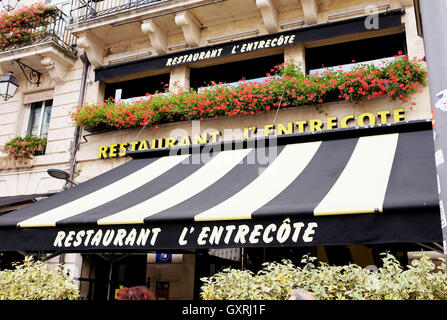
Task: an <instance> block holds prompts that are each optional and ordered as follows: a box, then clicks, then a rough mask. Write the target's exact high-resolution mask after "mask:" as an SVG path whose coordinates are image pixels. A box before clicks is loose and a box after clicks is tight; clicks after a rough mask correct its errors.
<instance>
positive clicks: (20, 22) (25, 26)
mask: <svg viewBox="0 0 447 320" xmlns="http://www.w3.org/2000/svg"><path fill="white" fill-rule="evenodd" d="M54 11H55V9H54V8H52V7H47V6H45V5H43V4H40V3H39V4H34V5H32V6H29V7H23V8H21V9H19V10H17V11H14V12H12V13H9V12H4V13H2V15H0V50H5V49H10V48H11V47H17V46H23V45H29V44H31V43H32V41H33V37H35V36H36V34H38V33H42V32H44V31H43V30H38V28H36V27H39V26H41V25H43V24H44V20H45V18H46V17H48V16H49V15H51V14H52V13H53V12H54Z"/></svg>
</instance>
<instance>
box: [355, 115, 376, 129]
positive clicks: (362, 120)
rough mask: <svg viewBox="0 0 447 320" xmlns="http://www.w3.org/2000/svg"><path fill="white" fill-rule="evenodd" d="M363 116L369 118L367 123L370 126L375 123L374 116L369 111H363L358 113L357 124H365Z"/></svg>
mask: <svg viewBox="0 0 447 320" xmlns="http://www.w3.org/2000/svg"><path fill="white" fill-rule="evenodd" d="M365 118H368V120H369V122H368V124H369V125H370V126H372V125H374V124H376V117H375V116H374V115H373V114H372V113H370V112H365V113H361V114H360V115H359V120H358V124H359V126H365V125H366V124H365Z"/></svg>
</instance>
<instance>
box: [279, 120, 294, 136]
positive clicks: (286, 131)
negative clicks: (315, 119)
mask: <svg viewBox="0 0 447 320" xmlns="http://www.w3.org/2000/svg"><path fill="white" fill-rule="evenodd" d="M292 133H293V122H288V123H287V128H286V127H285V126H284V124H282V123H279V124H278V135H282V134H292Z"/></svg>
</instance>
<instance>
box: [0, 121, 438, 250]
mask: <svg viewBox="0 0 447 320" xmlns="http://www.w3.org/2000/svg"><path fill="white" fill-rule="evenodd" d="M194 150H196V151H197V152H194ZM433 150H434V149H433V133H432V130H431V123H430V122H417V123H410V124H400V125H393V126H388V125H387V126H384V127H377V128H363V129H345V130H340V131H337V132H324V133H314V134H304V135H303V134H301V135H288V136H281V137H278V138H268V139H267V138H266V139H255V140H250V141H241V142H240V143H238V142H231V143H228V142H227V143H220V144H214V145H205V146H201V147H197V148H195V147H192V148H180V147H179V148H172V149H169V150H161V151H152V152H149V153H145V154H141V153H135V154H134V159H133V160H131V161H129V162H127V163H125V164H123V165H121V166H119V167H117V168H115V169H112V170H110V171H108V172H106V173H104V174H102V175H99V176H97V177H95V178H93V179H91V180H88V181H86V182H84V183H81V184H79V185H77V186H75V187H72V188H70V189H69V190H67V191H64V192H61V193H59V194H56V195H54V196H52V197H50V198H48V199H45V200H43V201H40V202H39V203H36V204H33V205H30V206H28V207H26V208H23V209H20V210H16V211H14V212H10V213H8V214H5V215H3V216H0V251H1V250H67V251H82V250H103V251H104V250H106V251H107V250H110V251H113V250H120V251H125V250H156V249H182V248H211V247H216V248H218V247H246V246H258V247H263V246H297V245H331V244H333V245H334V244H354V243H363V244H368V243H389V242H436V241H441V239H442V236H441V229H440V216H439V206H438V205H439V203H438V195H437V185H436V170H435V161H434V152H433ZM164 153H170V154H171V155H165V154H164Z"/></svg>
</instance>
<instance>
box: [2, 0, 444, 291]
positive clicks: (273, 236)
mask: <svg viewBox="0 0 447 320" xmlns="http://www.w3.org/2000/svg"><path fill="white" fill-rule="evenodd" d="M31 4H32V3H25V1H21V2H19V6H18V8H20V7H21V6H23V5H31ZM46 6H52V7H55V8H57V9H55V10H53V11H50V13H49V16H46V18H45V19H47V22H48V21H50V22H51V23H46V24H43V25H44V26H47V27H45V28H47V29H48V25H54V26H57V27H54V28H53V29H51V30H53V31H52V33H51V32H50V33H51V34H50V35H51V37H47V38H45V39H44V40H42V39H40V38H39V40H35V39H36V38H33V39H34V40H32V43H15V44H13V45H11V46H9V47H8V46H7V47H5V48H4V49H3V51H1V52H0V70H1V71H2V74H7V72H9V71H10V70H12V71H13V75H14V76H15V78H16V79H17V83H18V89H17V91H16V92H15V94H13V95H12V97H8V99H7V100H6V101H3V100H4V99H2V100H1V101H0V123H1V124H2V125H1V126H0V145H2V146H3V145H6V144H7V143H8V142H9V141H10V140H11V139H13V138H15V137H19V136H25V135H31V136H35V137H39V138H46V147H45V150H44V151H40V153H39V154H37V155H34V156H32V157H30V158H23V157H16V158H14V157H11V154H9V155H7V154H6V153H5V154H4V156H3V157H1V158H0V200H1V201H2V207H0V212H1V213H0V243H1V246H0V252H4V255H5V257H7V256H9V257H10V258H8V259H13V258H15V257H17V256H16V255H17V252H19V253H21V254H36V255H38V256H39V257H46V258H48V259H49V262H50V263H53V264H56V263H64V265H65V266H66V268H67V269H68V270H69V272H70V274H71V275H72V276H73V277H74V278H75V279H76V281H77V283H78V284H79V288H80V290H81V295H82V297H83V298H84V299H113V298H114V295H115V294H116V290H117V289H119V288H120V287H121V286H134V285H146V286H148V287H149V288H150V290H151V291H152V292H153V293H154V294H155V296H156V297H157V298H158V299H198V298H199V290H200V278H201V277H203V276H209V275H212V274H214V273H215V272H217V271H220V270H222V269H223V268H226V267H236V268H250V269H252V270H255V271H256V270H258V269H259V268H261V265H262V263H263V262H266V261H279V260H281V259H283V258H287V259H291V260H292V261H293V262H295V263H297V264H299V263H300V261H301V256H302V255H303V254H307V253H310V254H312V255H314V256H316V257H317V258H318V260H319V261H325V262H329V263H331V264H346V263H349V262H352V263H356V264H359V265H361V266H363V267H366V266H368V265H380V261H381V260H380V253H381V252H384V251H391V252H392V253H394V254H395V255H396V257H397V258H398V259H399V260H400V261H401V262H402V263H404V264H407V263H408V260H409V257H410V254H409V252H414V251H419V250H421V249H423V250H428V251H439V252H442V234H441V216H440V208H439V200H438V186H437V178H436V167H435V165H436V161H437V160H436V159H435V154H434V149H433V148H434V147H433V130H432V128H433V126H434V125H435V124H434V122H433V120H432V111H431V110H432V108H431V105H430V97H429V87H428V86H427V85H426V83H424V78H426V75H425V74H424V69H425V68H426V65H425V61H424V57H425V53H424V42H423V34H422V32H421V27H420V19H419V12H418V2H417V1H408V0H407V1H404V0H389V1H387V3H382V2H380V3H378V2H376V1H355V0H346V1H332V0H331V1H330V0H301V1H291V0H256V1H248V0H244V1H240V0H239V1H237V0H214V1H202V0H195V1H194V0H189V1H176V0H165V1H138V2H134V1H112V0H110V1H109V0H105V1H85V0H72V1H71V2H64V1H61V2H56V1H51V2H48V3H47V4H46ZM15 10H16V11H17V10H20V9H15ZM16 11H11V12H16ZM39 28H40V29H39ZM42 28H43V27H42V25H40V26H33V27H32V28H30V29H31V30H33V32H34V31H36V30H40V31H42ZM23 65H25V66H23ZM405 66H406V67H405ZM27 68H28V69H27ZM392 69H396V70H397V71H396V72H394V71H393V70H392ZM30 70H31V71H34V74H32V72H30ZM288 70H289V71H288ZM290 70H292V73H287V72H290ZM359 70H362V71H359ZM26 71H28V73H27V72H26ZM356 72H360V74H359V75H358V79H357V75H356ZM362 72H363V73H362ZM366 72H368V73H366ZM381 72H384V73H381ZM387 72H388V73H387ZM382 74H386V76H380V75H382ZM36 75H37V78H36ZM376 75H378V76H377V77H376ZM323 77H325V78H324V79H325V80H324V81H323V80H321V79H323ZM341 77H344V78H341ZM362 77H365V78H362ZM375 77H376V78H375ZM380 77H382V78H380ZM384 77H385V78H386V79H391V80H389V81H388V82H386V81H385V80H383V78H384ZM36 79H37V80H36ZM291 79H292V80H291ZM340 79H345V80H343V81H344V82H343V81H342V80H340ZM325 81H326V82H325ZM340 81H341V82H340ZM356 81H358V83H356ZM381 81H384V82H381ZM303 83H304V85H303ZM363 83H366V87H363ZM331 84H333V85H331ZM335 84H336V85H335ZM368 84H369V85H368ZM372 84H374V88H377V90H376V91H374V90H373V91H374V92H375V93H373V92H372V91H368V90H369V89H370V88H369V86H370V87H373V85H372ZM357 85H358V86H357ZM394 85H395V89H394V90H390V87H392V86H394ZM349 87H351V88H349ZM393 88H394V87H393ZM345 89H346V90H345ZM351 89H352V90H351ZM354 89H355V93H354ZM300 90H302V92H305V94H302V95H301V93H300V92H299V91H300ZM406 91H407V92H410V93H408V94H407V93H406ZM362 92H363V93H362ZM396 92H398V93H397V94H396ZM180 98H181V99H183V100H181V102H180V103H179V101H180V100H179V99H180ZM300 99H303V100H306V101H308V102H307V103H305V102H301V100H300ZM196 103H197V104H196ZM157 104H159V105H160V107H155V106H156V105H157ZM78 106H83V107H78ZM111 106H113V108H111ZM146 112H147V116H146V117H145V115H146ZM151 112H152V113H151ZM49 169H50V170H51V169H58V170H62V171H66V172H67V173H68V178H66V180H63V179H56V178H54V177H53V176H50V175H49V174H48V170H49ZM8 259H6V258H5V261H6V260H8ZM8 261H9V260H8Z"/></svg>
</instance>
